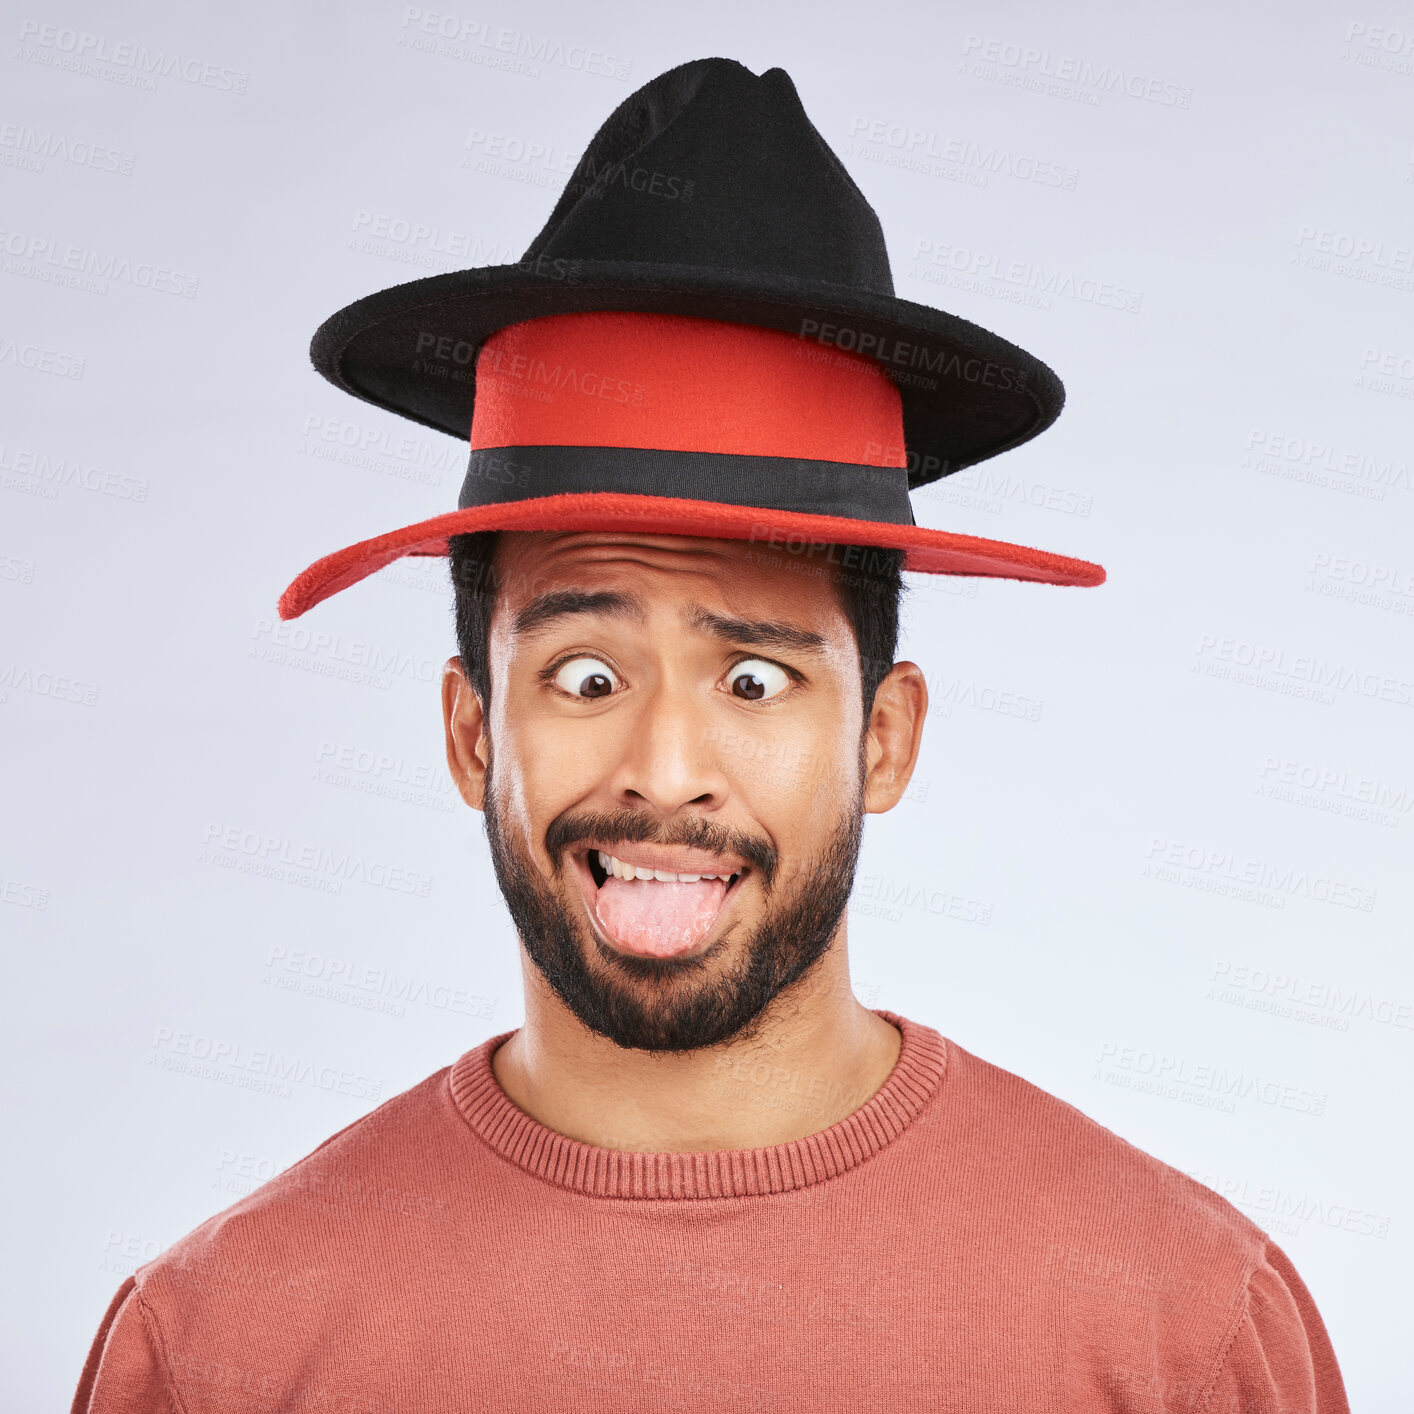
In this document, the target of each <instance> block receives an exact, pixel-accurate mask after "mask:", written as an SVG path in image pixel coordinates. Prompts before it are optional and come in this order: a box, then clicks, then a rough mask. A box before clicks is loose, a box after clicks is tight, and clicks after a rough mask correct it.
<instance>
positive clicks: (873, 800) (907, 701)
mask: <svg viewBox="0 0 1414 1414" xmlns="http://www.w3.org/2000/svg"><path fill="white" fill-rule="evenodd" d="M927 716H928V684H927V682H926V680H925V679H924V677H923V669H922V668H920V667H919V666H918V664H917V663H895V664H894V665H893V667H892V668H890V669H889V672H888V675H887V676H886V677H885V678H884V680H883V682H881V683H880V684H879V689H878V691H877V692H876V693H875V694H874V706H873V708H872V709H871V711H870V713H869V727H868V733H869V735H868V741H867V744H866V751H865V776H864V809H865V812H866V813H867V814H874V815H878V814H882V813H883V812H884V811H885V810H892V809H893V808H894V806H895V805H897V804H898V803H899V801H900V800H901V799H902V798H903V793H904V791H906V790H907V789H908V783H909V781H910V780H912V779H913V767H914V765H915V764H916V763H917V761H918V748H919V745H920V744H921V742H922V740H923V723H924V721H925V719H926V718H927Z"/></svg>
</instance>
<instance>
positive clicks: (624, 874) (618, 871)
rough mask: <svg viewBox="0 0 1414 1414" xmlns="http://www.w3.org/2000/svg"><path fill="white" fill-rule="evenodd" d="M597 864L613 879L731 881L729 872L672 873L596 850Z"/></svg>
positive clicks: (676, 881)
mask: <svg viewBox="0 0 1414 1414" xmlns="http://www.w3.org/2000/svg"><path fill="white" fill-rule="evenodd" d="M595 853H596V854H597V855H598V856H599V865H600V867H601V868H602V869H603V870H604V872H605V873H606V874H609V875H611V876H612V877H613V878H615V879H658V880H660V881H661V882H662V883H664V884H695V883H697V882H698V881H699V880H701V879H725V880H727V881H728V882H730V881H731V877H732V876H731V875H730V874H674V873H673V871H672V870H671V869H645V868H643V867H642V865H638V864H625V863H624V862H623V860H622V859H615V858H614V856H613V855H612V854H605V853H604V851H603V850H602V849H600V850H596V851H595Z"/></svg>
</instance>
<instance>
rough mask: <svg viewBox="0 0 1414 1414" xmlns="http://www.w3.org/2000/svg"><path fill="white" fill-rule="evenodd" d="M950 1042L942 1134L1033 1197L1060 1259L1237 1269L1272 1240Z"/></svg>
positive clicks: (1000, 1188) (940, 1103)
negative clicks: (1100, 1253) (1125, 1253)
mask: <svg viewBox="0 0 1414 1414" xmlns="http://www.w3.org/2000/svg"><path fill="white" fill-rule="evenodd" d="M947 1046H948V1075H947V1082H946V1084H945V1085H944V1086H943V1087H942V1091H941V1092H940V1093H939V1094H938V1095H936V1096H935V1097H934V1109H935V1123H936V1125H937V1126H938V1131H939V1133H940V1134H941V1133H943V1132H946V1133H948V1134H949V1135H950V1136H951V1138H952V1140H953V1141H954V1142H956V1141H959V1140H960V1141H961V1142H962V1143H964V1144H965V1145H966V1146H967V1149H968V1151H969V1152H970V1153H971V1154H972V1155H973V1156H975V1161H976V1163H977V1164H978V1165H979V1166H980V1168H982V1169H984V1170H985V1171H986V1177H987V1182H988V1183H989V1184H991V1185H993V1187H994V1191H996V1192H997V1193H998V1194H999V1195H1006V1194H1012V1195H1017V1194H1024V1195H1025V1196H1026V1198H1027V1200H1028V1206H1029V1207H1030V1208H1031V1210H1032V1211H1033V1212H1038V1213H1044V1214H1045V1215H1046V1220H1047V1225H1048V1227H1049V1229H1050V1230H1051V1231H1052V1232H1053V1234H1054V1236H1055V1238H1056V1240H1057V1243H1058V1247H1057V1249H1056V1250H1054V1251H1053V1252H1052V1254H1051V1256H1052V1258H1053V1260H1055V1261H1057V1262H1059V1263H1062V1264H1071V1265H1075V1264H1080V1265H1083V1264H1084V1263H1085V1262H1086V1260H1087V1256H1086V1254H1087V1252H1088V1251H1089V1250H1090V1249H1092V1248H1094V1247H1095V1246H1096V1245H1100V1246H1105V1247H1108V1246H1110V1245H1111V1244H1112V1243H1113V1244H1123V1245H1126V1246H1128V1249H1129V1250H1130V1251H1131V1252H1132V1253H1135V1254H1138V1253H1147V1254H1150V1255H1152V1256H1153V1257H1154V1258H1155V1259H1156V1260H1160V1259H1162V1260H1168V1259H1172V1258H1174V1257H1175V1256H1177V1255H1178V1254H1180V1253H1184V1254H1188V1258H1189V1260H1192V1258H1193V1257H1195V1256H1197V1255H1198V1253H1200V1252H1202V1253H1205V1254H1207V1256H1208V1257H1209V1258H1213V1257H1217V1256H1219V1254H1221V1255H1222V1256H1224V1257H1225V1258H1226V1259H1227V1260H1228V1261H1229V1262H1230V1263H1232V1265H1233V1267H1234V1269H1247V1270H1250V1269H1251V1268H1252V1267H1255V1266H1256V1264H1257V1263H1258V1262H1259V1261H1260V1260H1261V1259H1262V1254H1263V1252H1264V1251H1265V1250H1266V1246H1267V1243H1268V1241H1269V1239H1268V1236H1267V1234H1266V1233H1265V1232H1263V1231H1262V1229H1261V1228H1259V1227H1258V1226H1257V1224H1256V1223H1254V1222H1253V1221H1252V1220H1251V1219H1250V1218H1249V1217H1247V1215H1246V1214H1244V1213H1243V1212H1241V1211H1240V1210H1239V1209H1237V1208H1236V1207H1234V1206H1233V1205H1232V1204H1231V1203H1230V1202H1228V1200H1227V1199H1226V1198H1223V1197H1222V1196H1221V1195H1220V1194H1218V1193H1215V1192H1214V1191H1213V1190H1212V1189H1210V1188H1207V1187H1205V1186H1204V1185H1203V1184H1201V1183H1199V1182H1198V1181H1197V1180H1196V1179H1193V1178H1191V1177H1189V1175H1188V1174H1186V1173H1184V1172H1182V1170H1180V1169H1178V1168H1176V1167H1175V1166H1174V1165H1172V1164H1169V1163H1166V1162H1164V1161H1163V1160H1162V1159H1159V1158H1157V1157H1156V1156H1155V1155H1153V1154H1150V1153H1147V1152H1146V1151H1145V1150H1143V1149H1140V1148H1139V1147H1138V1146H1137V1145H1135V1144H1132V1143H1131V1142H1130V1141H1129V1140H1127V1139H1124V1138H1122V1137H1121V1136H1120V1135H1118V1134H1116V1133H1115V1132H1114V1131H1113V1130H1111V1129H1108V1128H1106V1127H1105V1126H1104V1125H1103V1124H1101V1123H1100V1122H1099V1121H1098V1120H1095V1119H1093V1118H1091V1117H1090V1116H1089V1115H1087V1114H1086V1113H1084V1111H1082V1110H1080V1109H1078V1108H1077V1107H1076V1106H1075V1105H1073V1104H1071V1103H1069V1102H1068V1101H1066V1100H1063V1099H1061V1098H1060V1097H1059V1096H1058V1095H1054V1094H1052V1093H1051V1092H1050V1091H1048V1090H1044V1089H1042V1088H1041V1087H1040V1086H1039V1085H1037V1084H1034V1083H1033V1082H1032V1081H1029V1080H1027V1079H1025V1078H1024V1077H1022V1076H1020V1075H1017V1074H1015V1073H1014V1072H1012V1071H1010V1070H1007V1069H1005V1068H1004V1067H1002V1066H1000V1065H996V1064H994V1063H993V1062H991V1061H987V1060H984V1059H983V1058H982V1057H980V1056H978V1055H975V1054H973V1053H972V1052H970V1051H968V1050H966V1049H965V1048H964V1047H962V1046H959V1045H958V1044H957V1043H956V1042H955V1041H951V1040H949V1041H948V1042H947ZM959 1131H961V1132H959ZM1100 1234H1104V1238H1103V1239H1101V1237H1100Z"/></svg>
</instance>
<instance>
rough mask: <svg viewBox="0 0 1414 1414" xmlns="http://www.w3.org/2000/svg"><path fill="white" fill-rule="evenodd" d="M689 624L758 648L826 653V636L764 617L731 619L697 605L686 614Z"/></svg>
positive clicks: (702, 631)
mask: <svg viewBox="0 0 1414 1414" xmlns="http://www.w3.org/2000/svg"><path fill="white" fill-rule="evenodd" d="M684 618H685V619H686V620H687V623H688V625H689V626H690V627H692V628H695V629H697V630H698V632H699V633H710V634H712V635H713V636H714V637H716V638H722V639H727V640H729V641H730V642H732V643H750V644H752V645H754V646H756V647H758V648H786V649H790V650H792V651H794V652H796V653H823V652H824V651H825V650H826V648H827V646H828V645H827V644H826V642H825V640H824V638H823V637H822V636H821V635H820V634H818V633H815V632H813V631H812V630H810V629H808V628H797V627H796V626H795V625H794V624H783V623H776V622H773V621H771V620H765V619H729V618H726V617H724V616H723V615H721V614H714V613H713V612H712V611H711V610H710V609H704V608H703V607H702V606H701V605H694V606H693V607H692V608H691V609H690V610H688V611H687V612H686V613H685V614H684Z"/></svg>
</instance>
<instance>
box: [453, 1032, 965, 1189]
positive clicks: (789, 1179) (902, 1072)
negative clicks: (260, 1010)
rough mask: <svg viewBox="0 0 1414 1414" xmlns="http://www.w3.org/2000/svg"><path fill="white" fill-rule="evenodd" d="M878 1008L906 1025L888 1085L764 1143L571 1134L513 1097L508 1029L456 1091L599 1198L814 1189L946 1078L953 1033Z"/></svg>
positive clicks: (523, 1149)
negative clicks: (691, 1146)
mask: <svg viewBox="0 0 1414 1414" xmlns="http://www.w3.org/2000/svg"><path fill="white" fill-rule="evenodd" d="M877 1014H878V1015H879V1016H882V1017H883V1018H884V1020H885V1021H888V1022H890V1023H892V1024H893V1025H894V1026H896V1027H897V1028H898V1029H899V1030H900V1031H901V1032H902V1033H903V1045H902V1047H901V1048H900V1050H899V1057H898V1060H897V1061H896V1062H895V1063H894V1068H893V1070H891V1071H890V1072H889V1077H888V1079H887V1080H886V1081H885V1082H884V1084H883V1086H882V1087H881V1088H880V1089H879V1090H878V1091H877V1092H876V1093H875V1094H874V1095H873V1096H871V1097H870V1098H869V1099H868V1100H867V1101H865V1103H864V1104H863V1105H861V1106H860V1107H859V1108H858V1109H857V1110H855V1111H854V1112H853V1113H852V1114H849V1115H846V1116H845V1118H844V1119H842V1120H840V1121H839V1122H838V1123H837V1124H832V1125H831V1126H830V1127H829V1128H828V1129H822V1130H821V1131H820V1132H819V1133H818V1134H810V1135H807V1136H806V1137H805V1138H804V1139H793V1140H791V1141H790V1142H789V1143H787V1144H773V1145H770V1146H768V1147H766V1148H764V1149H730V1150H727V1149H723V1150H708V1151H704V1152H700V1153H631V1152H628V1151H625V1150H619V1149H600V1148H598V1147H596V1146H595V1145H593V1144H584V1143H581V1142H580V1141H579V1140H577V1139H569V1138H566V1137H565V1136H564V1135H563V1134H557V1133H556V1132H555V1131H554V1130H553V1129H549V1128H547V1127H546V1126H545V1125H543V1124H541V1123H540V1122H539V1121H538V1120H534V1119H532V1118H531V1117H530V1116H529V1115H528V1114H526V1113H525V1112H524V1111H523V1110H521V1109H519V1108H518V1107H517V1106H516V1105H515V1103H514V1102H513V1101H512V1100H511V1099H510V1097H509V1096H508V1095H507V1094H506V1092H505V1091H504V1090H502V1089H501V1086H500V1083H499V1082H498V1081H497V1079H496V1075H495V1072H494V1071H493V1070H492V1069H491V1057H492V1054H493V1053H494V1052H495V1050H496V1048H497V1047H498V1046H499V1045H501V1043H502V1042H504V1041H506V1040H507V1039H509V1038H510V1037H511V1036H513V1035H514V1034H515V1032H514V1031H506V1032H503V1033H502V1034H501V1035H499V1036H492V1037H491V1038H490V1039H489V1040H486V1041H483V1042H482V1043H481V1044H480V1045H479V1046H477V1047H476V1048H475V1049H473V1050H470V1051H468V1052H467V1053H466V1054H465V1055H464V1056H462V1057H461V1058H460V1059H459V1060H458V1061H457V1062H456V1063H455V1064H454V1065H453V1066H452V1068H451V1073H450V1076H449V1081H448V1083H449V1085H450V1088H451V1095H452V1100H453V1102H454V1103H455V1105H456V1107H457V1109H458V1110H459V1111H460V1112H461V1114H462V1115H463V1117H464V1118H465V1119H466V1122H467V1123H468V1124H469V1125H470V1126H471V1128H472V1129H473V1130H474V1131H475V1132H476V1133H477V1134H478V1135H479V1136H480V1137H481V1138H482V1139H483V1140H485V1142H486V1143H487V1144H488V1145H490V1147H491V1148H492V1149H494V1150H495V1151H496V1152H497V1153H498V1154H500V1155H501V1156H502V1157H504V1158H506V1159H509V1160H510V1161H511V1162H512V1163H514V1164H517V1165H519V1167H521V1168H522V1169H524V1170H525V1171H526V1172H527V1173H531V1174H534V1175H535V1176H536V1177H538V1178H543V1179H545V1180H547V1181H548V1182H550V1183H553V1184H556V1185H558V1186H559V1187H561V1188H567V1189H572V1190H574V1191H576V1192H579V1193H585V1194H590V1195H593V1196H594V1197H598V1198H650V1199H674V1198H737V1197H747V1196H751V1195H761V1194H769V1193H786V1192H789V1191H790V1190H791V1189H795V1188H808V1187H809V1186H810V1185H812V1184H816V1183H823V1182H825V1181H826V1180H828V1179H831V1178H835V1177H836V1176H838V1175H839V1174H842V1173H847V1172H848V1171H849V1170H850V1169H852V1168H856V1167H858V1165H860V1164H862V1163H864V1162H865V1161H866V1160H868V1159H871V1158H873V1156H874V1155H875V1154H877V1153H879V1152H880V1151H881V1150H883V1149H884V1148H885V1147H886V1146H888V1145H889V1144H891V1143H893V1142H894V1140H895V1139H897V1138H898V1137H899V1135H901V1134H902V1133H903V1131H904V1130H905V1129H906V1128H907V1127H908V1125H909V1124H910V1123H911V1122H912V1121H913V1119H914V1118H915V1117H916V1116H917V1114H918V1112H919V1111H920V1110H921V1109H922V1108H923V1106H924V1104H925V1103H926V1102H927V1101H928V1098H929V1097H930V1096H931V1095H932V1094H933V1093H934V1091H936V1090H937V1089H938V1087H939V1085H940V1084H941V1083H942V1079H943V1075H944V1072H945V1069H946V1065H947V1042H946V1040H945V1039H944V1038H943V1037H942V1036H940V1035H939V1034H938V1032H936V1031H934V1030H933V1029H932V1028H931V1027H928V1026H923V1025H921V1024H919V1023H918V1022H916V1021H909V1020H907V1019H906V1018H905V1017H901V1016H898V1015H897V1014H895V1013H894V1012H891V1011H884V1010H882V1009H877Z"/></svg>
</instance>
